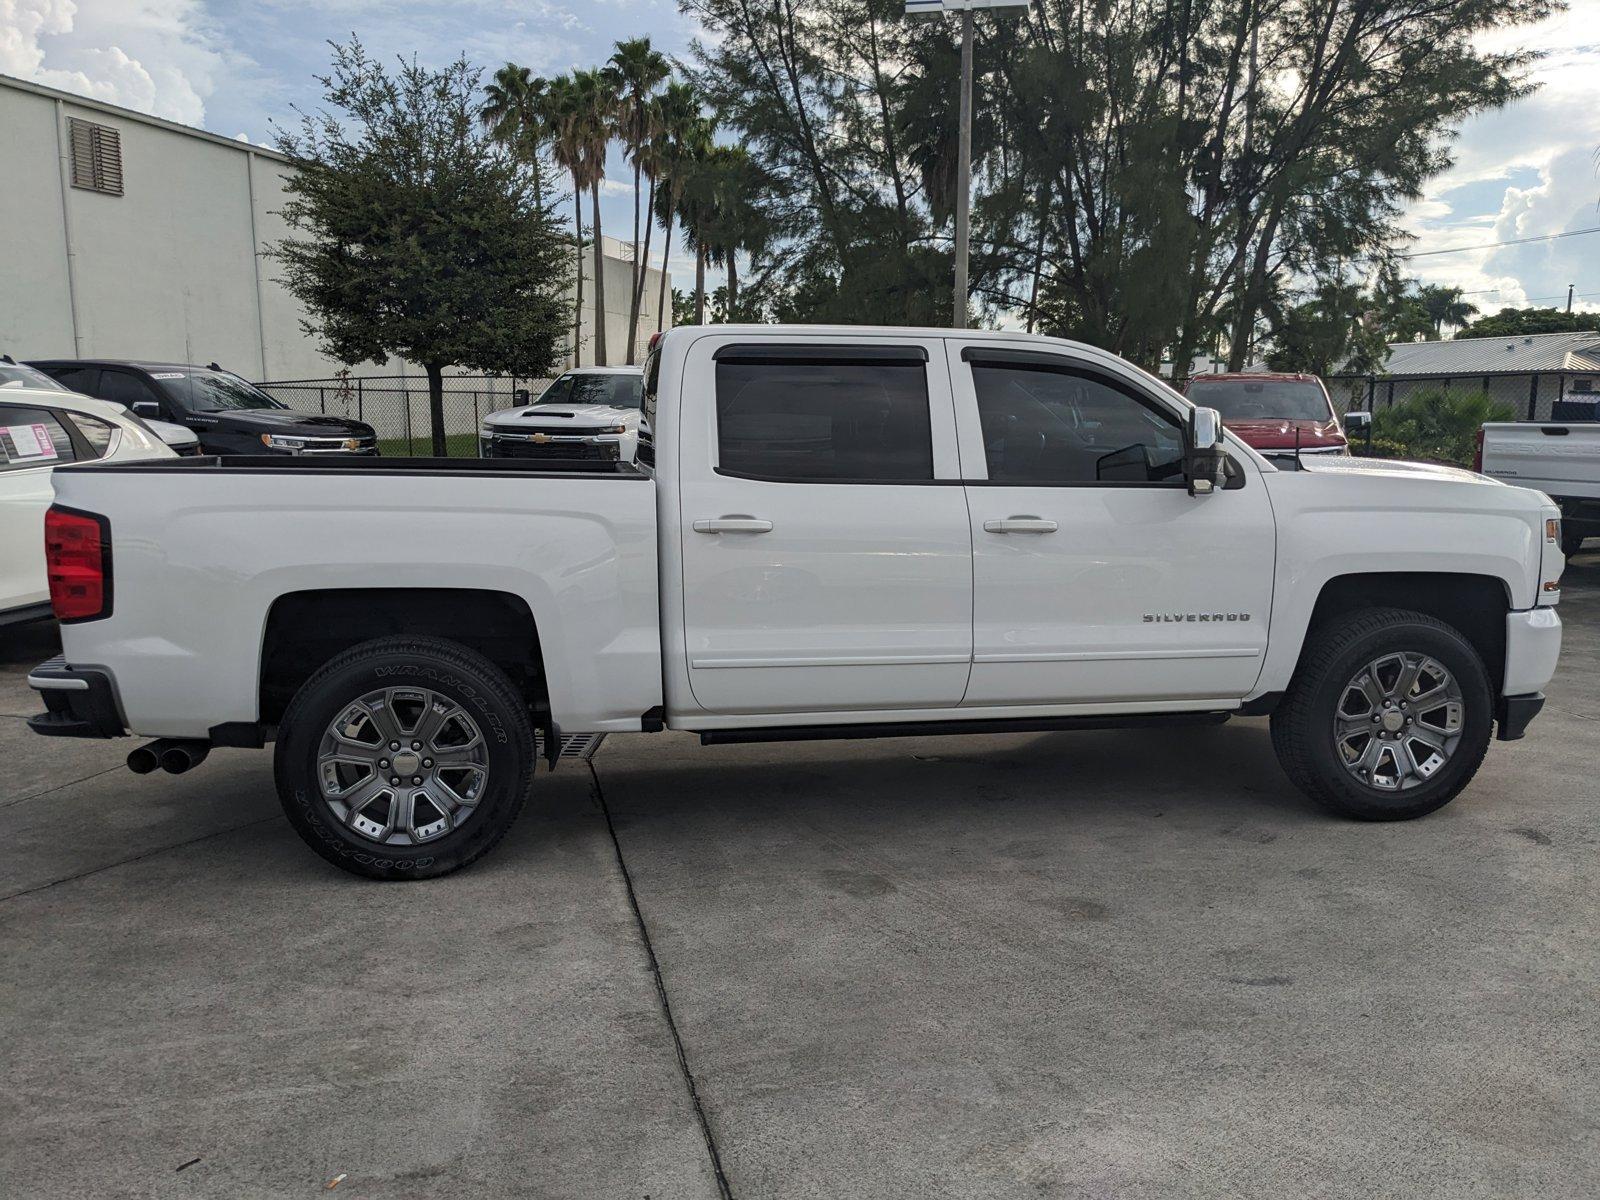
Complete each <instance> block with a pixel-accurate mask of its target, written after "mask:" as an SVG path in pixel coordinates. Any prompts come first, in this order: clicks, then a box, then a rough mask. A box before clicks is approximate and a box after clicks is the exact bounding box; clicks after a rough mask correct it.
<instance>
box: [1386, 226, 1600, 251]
mask: <svg viewBox="0 0 1600 1200" xmlns="http://www.w3.org/2000/svg"><path fill="white" fill-rule="evenodd" d="M1585 233H1600V225H1596V226H1594V227H1593V228H1592V229H1569V230H1568V231H1567V232H1566V233H1545V234H1541V235H1539V236H1538V237H1525V238H1512V239H1510V240H1509V241H1504V242H1485V243H1483V245H1481V246H1451V247H1450V248H1449V249H1448V250H1413V251H1411V253H1409V254H1396V255H1395V257H1396V258H1427V257H1428V256H1429V255H1431V254H1462V253H1464V252H1466V251H1468V250H1493V249H1494V248H1495V247H1497V246H1524V245H1527V244H1528V243H1529V242H1553V241H1555V240H1556V239H1557V238H1569V237H1578V236H1580V235H1581V234H1585Z"/></svg>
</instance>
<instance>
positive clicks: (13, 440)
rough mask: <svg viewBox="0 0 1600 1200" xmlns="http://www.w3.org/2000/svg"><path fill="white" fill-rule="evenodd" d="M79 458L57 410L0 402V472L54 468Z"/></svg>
mask: <svg viewBox="0 0 1600 1200" xmlns="http://www.w3.org/2000/svg"><path fill="white" fill-rule="evenodd" d="M76 457H77V455H76V454H74V453H73V450H72V439H71V438H70V437H69V436H67V430H66V427H65V426H64V425H62V424H61V421H60V418H58V417H57V416H56V414H55V413H53V412H50V411H49V410H48V409H43V408H21V407H13V406H12V405H9V404H0V471H21V470H26V469H27V468H29V467H53V466H56V465H57V464H58V463H64V462H71V461H72V460H73V459H74V458H76Z"/></svg>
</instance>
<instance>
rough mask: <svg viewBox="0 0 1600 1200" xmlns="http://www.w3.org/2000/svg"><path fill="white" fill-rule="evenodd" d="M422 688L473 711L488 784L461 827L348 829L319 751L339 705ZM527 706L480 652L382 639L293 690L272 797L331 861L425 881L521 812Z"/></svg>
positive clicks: (529, 740) (528, 752) (526, 776)
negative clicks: (413, 836)
mask: <svg viewBox="0 0 1600 1200" xmlns="http://www.w3.org/2000/svg"><path fill="white" fill-rule="evenodd" d="M407 687H412V688H426V689H428V690H430V691H432V692H434V693H436V694H439V695H443V696H445V697H447V698H448V699H450V700H453V701H455V702H456V703H457V704H458V705H460V706H461V707H462V708H463V709H464V710H466V712H467V713H468V714H469V715H470V716H471V717H472V719H473V721H474V722H475V723H476V725H477V726H478V728H479V730H480V731H481V733H482V735H483V743H484V745H485V746H486V747H487V760H488V780H487V783H486V784H485V785H484V786H483V792H482V795H481V796H480V797H478V801H477V804H476V806H475V807H474V808H473V810H472V812H471V815H470V816H469V817H468V818H467V819H466V820H464V821H463V822H462V823H461V826H460V828H458V829H454V830H452V831H450V832H447V833H444V834H442V835H439V836H438V837H436V838H435V839H434V840H431V841H426V842H423V843H421V844H416V845H385V844H381V843H379V842H377V841H373V840H370V839H368V838H366V837H363V836H362V835H361V834H360V833H358V832H356V831H355V830H354V829H351V828H350V827H348V826H347V825H346V824H345V823H344V822H343V821H341V820H340V819H339V818H338V816H337V815H336V814H335V813H334V811H333V809H332V808H330V807H329V805H328V802H327V801H326V800H324V799H323V796H322V788H321V784H320V781H319V777H318V768H317V762H318V754H319V748H320V746H321V743H322V738H323V735H324V732H325V731H326V730H327V729H328V726H329V724H330V723H331V722H332V721H334V719H335V718H336V717H338V716H339V714H340V710H341V709H343V708H345V707H347V706H349V705H351V704H352V703H353V702H354V701H356V700H357V699H359V698H360V697H362V696H364V695H366V694H368V693H370V692H373V691H376V690H379V689H383V688H402V689H403V688H407ZM534 764H535V758H534V738H533V727H532V725H531V723H530V721H529V718H528V706H527V704H526V703H525V702H524V701H523V699H522V697H521V696H520V695H519V694H518V693H517V690H516V688H515V687H513V686H512V684H511V681H510V680H508V679H507V678H506V676H505V674H504V673H503V672H502V671H501V670H500V669H499V668H498V667H496V666H495V665H494V664H493V663H491V662H490V661H489V660H488V659H486V658H484V657H483V655H481V654H478V653H477V652H476V651H473V650H469V649H468V648H467V647H465V646H462V645H460V644H458V643H456V642H450V641H445V640H444V639H442V638H425V637H387V638H379V639H377V640H375V641H370V642H364V643H362V644H361V645H359V646H355V647H352V648H351V649H349V650H347V651H345V652H344V653H343V654H340V655H339V656H338V657H336V658H334V659H332V660H330V661H329V662H328V663H327V664H325V665H324V666H323V667H322V668H321V669H320V670H319V671H317V672H316V674H314V675H312V677H311V678H310V679H308V680H306V682H305V684H304V685H303V686H302V687H301V688H300V690H299V691H298V692H296V693H295V697H294V699H293V700H292V701H291V702H290V704H289V707H288V710H287V711H286V712H285V713H284V715H283V720H282V722H281V723H280V724H279V726H278V743H277V750H276V753H275V754H274V756H273V768H274V771H275V772H276V775H277V784H278V798H279V800H281V801H282V803H283V811H284V812H285V813H286V814H287V815H288V818H289V823H290V824H291V825H293V826H294V828H295V832H297V833H298V834H299V835H300V836H301V837H302V838H304V839H305V842H306V844H307V845H308V846H310V847H311V848H312V849H313V850H315V851H316V852H317V853H318V854H320V855H322V857H323V858H325V859H327V860H328V861H329V862H331V863H333V864H334V865H335V866H337V867H343V868H344V869H345V870H346V871H349V872H351V873H353V874H356V875H364V876H366V877H367V878H369V879H431V878H434V877H436V876H439V875H447V874H449V873H450V872H451V871H455V870H459V869H460V868H462V867H464V866H466V865H467V864H468V863H471V862H473V861H474V860H476V859H478V858H480V857H482V856H483V855H484V854H487V853H488V852H489V851H490V850H491V849H493V848H494V846H495V844H496V843H497V842H499V841H500V839H501V838H502V837H504V836H505V834H506V831H507V830H509V829H510V828H511V826H512V824H513V823H514V822H515V821H516V819H517V814H518V813H520V812H521V811H522V806H523V803H524V802H525V801H526V799H527V796H528V788H529V785H530V783H531V780H532V776H533V768H534Z"/></svg>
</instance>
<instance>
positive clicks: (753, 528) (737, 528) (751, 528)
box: [694, 517, 772, 533]
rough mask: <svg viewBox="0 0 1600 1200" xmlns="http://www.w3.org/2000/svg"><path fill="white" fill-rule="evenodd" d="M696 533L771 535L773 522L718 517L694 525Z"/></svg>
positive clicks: (749, 518)
mask: <svg viewBox="0 0 1600 1200" xmlns="http://www.w3.org/2000/svg"><path fill="white" fill-rule="evenodd" d="M694 531H695V532H696V533H771V532H772V522H771V521H758V520H756V519H755V518H754V517H718V518H717V519H716V520H714V521H713V520H699V521H696V522H695V523H694Z"/></svg>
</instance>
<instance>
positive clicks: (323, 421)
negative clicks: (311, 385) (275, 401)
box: [194, 408, 373, 437]
mask: <svg viewBox="0 0 1600 1200" xmlns="http://www.w3.org/2000/svg"><path fill="white" fill-rule="evenodd" d="M194 415H195V417H196V418H197V421H199V422H215V428H217V429H236V430H241V431H245V432H257V431H259V432H261V433H281V434H285V435H287V436H289V437H371V436H373V435H372V426H370V425H367V424H364V423H363V422H361V421H352V420H351V419H350V418H349V417H328V416H323V415H322V414H320V413H303V412H295V411H294V410H293V409H287V408H236V409H230V410H227V411H224V412H214V413H196V414H194Z"/></svg>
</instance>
